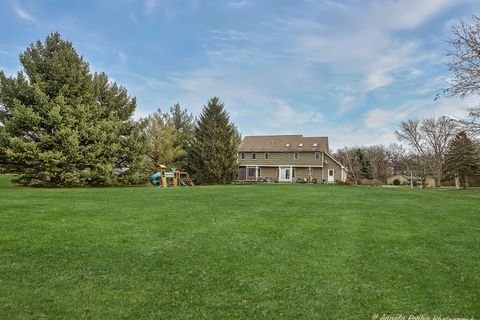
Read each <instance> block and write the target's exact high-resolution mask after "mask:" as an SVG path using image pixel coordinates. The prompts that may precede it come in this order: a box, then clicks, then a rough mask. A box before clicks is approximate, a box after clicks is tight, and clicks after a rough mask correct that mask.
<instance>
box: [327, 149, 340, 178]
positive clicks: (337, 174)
mask: <svg viewBox="0 0 480 320" xmlns="http://www.w3.org/2000/svg"><path fill="white" fill-rule="evenodd" d="M325 160H327V164H326V165H325V171H324V179H325V181H328V177H327V175H328V170H329V169H333V170H334V172H333V175H334V180H335V182H336V181H340V180H342V167H341V166H340V165H339V164H338V163H336V162H335V161H334V160H333V159H332V158H330V157H329V156H328V155H325Z"/></svg>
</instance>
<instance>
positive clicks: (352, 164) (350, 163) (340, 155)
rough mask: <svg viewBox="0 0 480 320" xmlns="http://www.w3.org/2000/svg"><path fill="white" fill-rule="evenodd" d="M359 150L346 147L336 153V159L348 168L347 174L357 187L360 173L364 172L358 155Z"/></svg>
mask: <svg viewBox="0 0 480 320" xmlns="http://www.w3.org/2000/svg"><path fill="white" fill-rule="evenodd" d="M357 149H358V148H347V147H345V148H343V149H339V150H337V152H336V153H335V157H336V158H337V159H338V160H339V161H340V162H341V163H342V164H343V165H344V166H345V167H346V168H347V174H348V176H349V177H350V178H351V179H352V180H353V183H354V184H355V185H358V182H359V179H360V171H361V170H362V165H361V163H360V161H359V159H358V157H357V155H356V150H357Z"/></svg>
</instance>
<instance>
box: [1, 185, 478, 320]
mask: <svg viewBox="0 0 480 320" xmlns="http://www.w3.org/2000/svg"><path fill="white" fill-rule="evenodd" d="M479 204H480V191H479V190H467V191H457V190H409V189H405V188H368V187H367V188H362V187H357V188H355V187H348V186H320V185H245V186H211V187H195V188H182V189H164V190H160V189H154V188H144V187H132V188H85V189H24V188H8V187H2V188H0V319H174V318H175V319H371V318H372V315H373V314H380V315H381V314H383V313H389V314H398V313H402V314H417V315H420V314H423V315H428V316H430V317H433V316H434V315H440V316H444V317H447V316H449V317H477V318H478V317H480V273H479V271H480V250H479V249H480V206H479Z"/></svg>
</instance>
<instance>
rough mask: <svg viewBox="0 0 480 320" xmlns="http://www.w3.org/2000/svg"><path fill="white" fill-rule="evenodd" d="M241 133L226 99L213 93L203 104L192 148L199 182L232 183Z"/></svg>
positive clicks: (194, 168)
mask: <svg viewBox="0 0 480 320" xmlns="http://www.w3.org/2000/svg"><path fill="white" fill-rule="evenodd" d="M238 142H239V134H238V132H237V130H236V127H235V125H234V124H233V123H231V122H230V117H229V115H228V113H227V111H226V110H225V107H224V104H223V102H221V101H220V99H219V98H217V97H213V98H211V99H210V100H209V101H208V104H207V105H206V106H204V107H203V110H202V113H201V115H200V117H199V119H198V121H197V124H196V127H195V131H194V140H193V145H192V147H191V149H190V154H189V159H190V170H191V172H192V176H193V177H194V179H195V180H196V182H197V183H200V184H225V183H230V182H231V181H232V180H233V178H234V176H235V173H236V163H237V147H238Z"/></svg>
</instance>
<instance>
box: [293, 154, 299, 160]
mask: <svg viewBox="0 0 480 320" xmlns="http://www.w3.org/2000/svg"><path fill="white" fill-rule="evenodd" d="M293 160H298V152H294V153H293Z"/></svg>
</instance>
